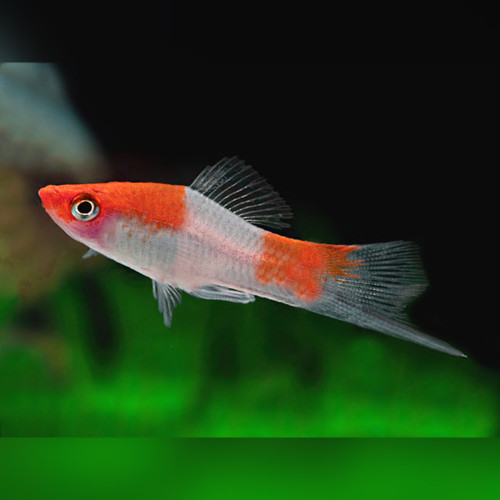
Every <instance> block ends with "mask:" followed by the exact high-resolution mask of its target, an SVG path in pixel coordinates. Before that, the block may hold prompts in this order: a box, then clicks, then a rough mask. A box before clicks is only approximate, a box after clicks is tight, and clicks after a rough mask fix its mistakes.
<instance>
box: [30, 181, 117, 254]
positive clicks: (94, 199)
mask: <svg viewBox="0 0 500 500" xmlns="http://www.w3.org/2000/svg"><path fill="white" fill-rule="evenodd" d="M109 184H111V183H109ZM38 195H39V196H40V198H41V200H42V204H43V207H44V208H45V211H46V212H47V213H48V214H49V216H50V217H51V218H52V220H53V221H54V222H55V223H56V224H57V225H58V226H59V227H61V229H63V231H65V232H66V233H67V234H68V235H69V236H71V237H72V238H73V239H75V240H77V241H80V242H82V243H84V244H87V245H89V246H91V247H96V246H97V247H102V240H103V233H104V232H105V228H106V227H109V223H110V222H111V220H112V219H113V218H114V217H113V216H114V215H115V214H116V211H115V210H114V206H113V189H112V187H111V186H106V185H105V184H65V185H59V186H52V185H50V186H46V187H44V188H42V189H40V190H39V191H38Z"/></svg>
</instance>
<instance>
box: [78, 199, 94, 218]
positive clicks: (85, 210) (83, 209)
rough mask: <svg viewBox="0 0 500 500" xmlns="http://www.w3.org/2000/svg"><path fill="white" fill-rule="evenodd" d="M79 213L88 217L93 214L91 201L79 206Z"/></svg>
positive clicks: (83, 202)
mask: <svg viewBox="0 0 500 500" xmlns="http://www.w3.org/2000/svg"><path fill="white" fill-rule="evenodd" d="M78 211H79V212H80V213H81V214H83V215H88V214H89V213H90V212H92V203H90V201H82V202H81V203H79V204H78Z"/></svg>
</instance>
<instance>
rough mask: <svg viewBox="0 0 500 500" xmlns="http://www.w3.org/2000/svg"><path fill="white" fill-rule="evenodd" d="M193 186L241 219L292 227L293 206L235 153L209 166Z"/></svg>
mask: <svg viewBox="0 0 500 500" xmlns="http://www.w3.org/2000/svg"><path fill="white" fill-rule="evenodd" d="M190 187H191V189H194V190H196V191H198V192H199V193H201V194H203V195H204V196H206V197H207V198H210V199H211V200H213V201H215V202H216V203H218V204H219V205H221V206H223V207H224V208H226V209H228V210H230V211H231V212H233V213H235V214H236V215H238V216H240V217H241V218H242V219H244V220H246V221H248V222H250V223H254V224H257V225H261V226H267V227H272V228H278V229H281V228H284V227H289V226H290V224H288V223H287V222H284V221H283V220H282V219H290V218H291V217H292V210H291V208H290V207H289V206H288V205H287V203H286V202H285V201H284V200H283V198H282V197H281V196H280V195H279V194H278V193H277V192H276V191H275V190H274V189H273V188H272V187H271V185H270V184H269V183H268V182H267V181H266V180H265V179H264V178H263V177H262V176H261V175H260V174H259V173H258V172H256V171H255V170H254V169H253V168H252V167H251V166H250V165H245V163H244V161H243V160H240V159H239V158H237V157H236V156H233V157H232V158H223V159H222V160H220V161H219V162H217V163H216V164H215V165H212V166H210V167H206V168H205V169H204V170H203V171H202V172H201V173H200V175H198V177H197V178H196V179H195V180H194V182H193V183H192V184H191V186H190Z"/></svg>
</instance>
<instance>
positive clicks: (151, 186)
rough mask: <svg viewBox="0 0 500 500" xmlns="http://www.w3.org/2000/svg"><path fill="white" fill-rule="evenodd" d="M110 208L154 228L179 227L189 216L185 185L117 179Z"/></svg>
mask: <svg viewBox="0 0 500 500" xmlns="http://www.w3.org/2000/svg"><path fill="white" fill-rule="evenodd" d="M110 184H114V186H113V187H112V188H113V196H112V199H110V201H109V209H110V210H111V211H113V212H117V213H120V214H121V215H126V216H130V217H131V218H137V219H139V220H140V221H141V222H142V223H144V224H146V225H149V226H151V227H152V228H154V229H162V228H168V229H179V228H180V227H182V225H183V224H184V220H185V216H186V203H185V186H172V185H169V184H155V183H131V182H116V183H110Z"/></svg>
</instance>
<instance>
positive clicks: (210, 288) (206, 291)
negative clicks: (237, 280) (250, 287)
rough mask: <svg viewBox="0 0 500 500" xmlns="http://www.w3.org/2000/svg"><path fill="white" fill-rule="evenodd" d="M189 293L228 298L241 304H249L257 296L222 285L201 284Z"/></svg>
mask: <svg viewBox="0 0 500 500" xmlns="http://www.w3.org/2000/svg"><path fill="white" fill-rule="evenodd" d="M188 293H189V294H190V295H192V296H193V297H197V298H199V299H208V300H226V301H228V302H238V303H239V304H248V303H249V302H253V301H254V300H255V297H254V296H253V295H252V294H250V293H245V292H240V291H238V290H233V289H231V288H226V287H225V286H220V285H206V286H201V287H199V288H197V289H196V290H193V291H192V292H188Z"/></svg>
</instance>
